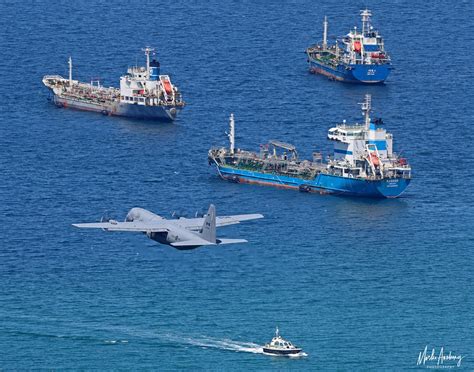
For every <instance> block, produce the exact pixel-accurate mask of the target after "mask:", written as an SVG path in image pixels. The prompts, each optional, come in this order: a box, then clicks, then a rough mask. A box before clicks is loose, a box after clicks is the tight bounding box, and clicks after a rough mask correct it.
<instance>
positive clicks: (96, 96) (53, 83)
mask: <svg viewBox="0 0 474 372" xmlns="http://www.w3.org/2000/svg"><path fill="white" fill-rule="evenodd" d="M144 52H145V55H146V66H145V67H143V66H142V67H139V66H135V67H130V68H129V69H128V71H127V74H126V75H124V76H122V77H121V78H120V89H118V88H114V87H108V88H107V87H104V86H101V85H100V81H99V80H92V81H91V82H90V83H83V82H80V81H78V80H73V78H72V60H71V58H69V78H68V79H66V78H63V77H62V76H59V75H46V76H45V77H44V78H43V84H44V85H46V87H48V88H49V89H51V91H52V93H53V98H52V101H53V103H54V104H55V105H56V106H58V107H69V108H73V109H77V110H85V111H94V112H100V113H102V114H104V115H114V116H125V117H130V118H137V119H148V120H157V121H165V122H166V121H167V122H170V121H173V120H174V119H175V118H176V116H177V114H178V112H179V111H180V110H181V109H182V108H183V107H184V105H185V103H184V101H183V100H182V97H181V93H180V92H179V90H178V88H177V87H176V86H175V85H173V84H172V83H171V80H170V77H169V76H168V75H160V63H159V62H158V60H157V59H156V58H155V57H154V49H152V48H145V49H144Z"/></svg>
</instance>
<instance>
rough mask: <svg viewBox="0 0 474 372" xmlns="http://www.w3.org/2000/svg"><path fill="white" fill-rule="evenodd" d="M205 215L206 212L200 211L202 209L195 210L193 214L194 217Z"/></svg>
mask: <svg viewBox="0 0 474 372" xmlns="http://www.w3.org/2000/svg"><path fill="white" fill-rule="evenodd" d="M205 215H206V213H204V212H202V211H201V212H199V211H196V213H195V214H194V217H195V218H202V217H204V216H205Z"/></svg>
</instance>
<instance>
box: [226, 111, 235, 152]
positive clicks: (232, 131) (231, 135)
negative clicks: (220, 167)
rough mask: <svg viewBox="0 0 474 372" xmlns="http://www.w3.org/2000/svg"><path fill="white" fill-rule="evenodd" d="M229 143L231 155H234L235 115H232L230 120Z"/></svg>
mask: <svg viewBox="0 0 474 372" xmlns="http://www.w3.org/2000/svg"><path fill="white" fill-rule="evenodd" d="M228 136H229V142H230V154H231V155H234V150H235V122H234V114H230V118H229V134H228Z"/></svg>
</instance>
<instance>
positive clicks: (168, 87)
mask: <svg viewBox="0 0 474 372" xmlns="http://www.w3.org/2000/svg"><path fill="white" fill-rule="evenodd" d="M163 86H164V88H165V92H166V94H171V93H172V92H173V89H171V83H170V81H169V80H165V81H164V82H163Z"/></svg>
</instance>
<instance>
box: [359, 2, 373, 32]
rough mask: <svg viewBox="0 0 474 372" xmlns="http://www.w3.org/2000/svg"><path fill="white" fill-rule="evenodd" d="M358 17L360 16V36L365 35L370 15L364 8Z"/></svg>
mask: <svg viewBox="0 0 474 372" xmlns="http://www.w3.org/2000/svg"><path fill="white" fill-rule="evenodd" d="M360 15H361V16H362V35H365V33H366V32H369V27H370V25H369V22H370V17H371V16H372V13H371V12H370V10H369V9H367V8H366V9H364V10H361V11H360Z"/></svg>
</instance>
